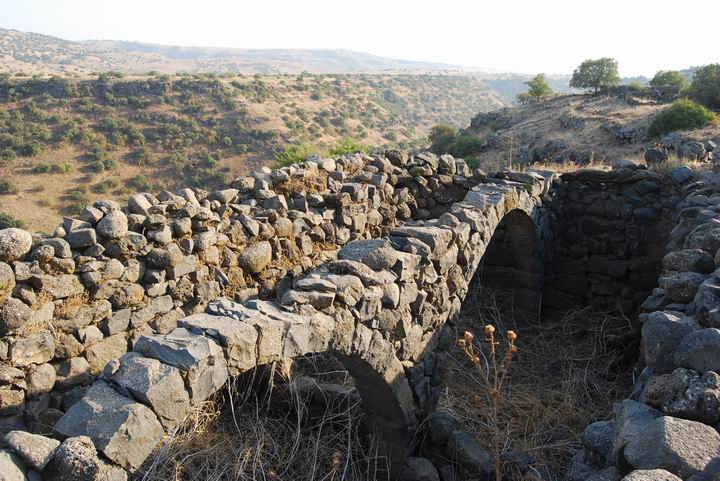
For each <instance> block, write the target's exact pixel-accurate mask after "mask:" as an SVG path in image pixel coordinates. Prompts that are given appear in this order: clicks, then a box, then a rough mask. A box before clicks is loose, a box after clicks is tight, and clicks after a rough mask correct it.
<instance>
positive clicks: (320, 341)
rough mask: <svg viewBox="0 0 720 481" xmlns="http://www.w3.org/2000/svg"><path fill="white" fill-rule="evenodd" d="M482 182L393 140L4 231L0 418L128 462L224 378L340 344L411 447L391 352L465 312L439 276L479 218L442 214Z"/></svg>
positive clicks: (6, 428)
mask: <svg viewBox="0 0 720 481" xmlns="http://www.w3.org/2000/svg"><path fill="white" fill-rule="evenodd" d="M479 181H480V178H478V179H473V178H472V174H471V172H470V170H469V169H468V167H467V165H466V164H465V163H464V162H463V161H462V160H455V159H452V158H451V157H447V156H443V157H440V158H438V157H436V156H434V155H432V154H418V155H415V156H414V157H413V158H412V159H408V158H407V157H406V156H405V154H404V153H402V152H398V151H387V152H384V153H381V155H375V156H362V155H358V156H353V157H347V158H344V159H324V160H319V161H318V162H306V163H304V164H302V165H298V166H290V167H287V168H283V169H279V170H276V171H269V170H267V169H266V170H263V171H260V172H258V173H255V174H253V176H250V177H245V178H240V179H237V180H236V181H234V182H233V185H232V188H229V189H226V190H222V191H216V192H204V191H201V190H190V189H185V190H182V191H180V192H178V193H171V192H163V193H161V194H160V195H158V196H157V197H156V196H153V195H150V194H138V195H134V196H132V197H131V198H130V199H129V201H128V204H127V205H126V206H120V205H118V204H117V203H114V202H110V201H100V202H96V203H95V204H94V205H93V206H89V207H87V208H86V209H85V211H83V213H82V214H81V215H80V217H79V218H78V219H65V221H64V222H63V225H62V226H60V227H59V228H58V229H57V230H56V231H55V232H54V233H53V234H52V235H49V236H45V235H31V234H29V233H27V232H24V231H22V230H19V229H6V230H4V231H2V232H0V258H1V260H2V264H0V272H1V273H2V283H0V285H1V286H2V304H1V305H0V330H1V334H2V341H0V358H1V359H2V361H3V364H2V378H0V384H1V386H0V416H2V417H1V418H0V429H1V430H2V431H3V432H24V431H25V430H27V431H28V432H32V433H38V434H44V435H50V434H54V435H56V436H58V437H59V438H60V439H72V440H76V439H85V438H83V437H82V436H88V437H89V438H90V439H91V440H92V443H93V444H94V445H95V447H96V448H98V450H99V451H100V452H101V453H102V455H103V457H102V460H100V461H98V463H99V464H98V463H96V464H97V465H98V466H100V467H98V470H99V471H103V470H105V468H104V467H103V466H105V464H103V463H105V462H106V461H108V460H110V461H112V466H119V467H122V468H125V469H128V470H132V469H134V468H136V467H137V466H138V463H140V462H142V460H143V459H144V458H145V457H146V456H147V455H148V454H149V452H150V451H149V450H151V449H152V448H153V447H154V446H155V444H156V443H157V441H158V440H159V437H160V436H161V435H162V433H163V430H164V429H169V428H170V427H172V426H173V425H174V423H176V422H178V421H179V420H180V419H181V418H182V415H183V413H186V412H187V409H188V405H192V404H193V403H196V402H199V400H203V399H206V398H207V396H209V395H210V394H211V393H213V392H215V391H216V390H217V389H218V388H219V387H220V386H222V385H223V384H224V382H225V380H226V379H227V377H228V375H235V374H237V373H239V372H242V371H243V370H247V369H249V368H250V367H253V366H255V365H257V364H263V363H268V362H271V361H273V360H277V359H281V358H286V357H293V356H296V355H300V354H303V353H307V352H316V351H326V350H328V349H331V348H332V349H333V350H335V351H336V352H338V354H339V355H340V356H343V355H344V356H345V360H346V363H347V364H348V366H349V367H348V368H349V369H350V370H351V371H352V372H353V374H354V375H355V376H356V377H357V378H359V379H363V378H365V379H366V380H367V383H366V385H367V386H371V387H369V388H368V390H367V393H368V394H367V395H368V396H371V395H375V394H376V392H381V394H382V395H381V396H380V399H382V400H383V402H386V401H387V399H386V398H387V397H388V396H390V395H392V398H393V399H394V400H395V401H394V402H395V404H396V408H397V409H399V410H400V411H398V413H401V414H402V416H400V417H399V419H400V421H397V420H396V419H395V416H394V415H392V414H396V413H392V411H389V408H388V407H386V406H383V407H382V409H379V410H381V411H382V414H383V415H384V418H385V419H384V420H387V421H388V425H389V427H388V429H387V430H386V431H387V434H388V437H389V439H390V440H391V442H392V443H394V444H396V445H397V446H400V447H401V448H402V449H404V448H405V445H406V444H407V443H408V440H409V438H410V437H411V435H412V432H411V430H412V422H408V421H407V419H406V418H408V417H409V416H410V417H411V415H412V411H413V407H412V404H413V399H412V394H411V393H410V391H409V388H408V385H407V382H406V381H405V376H404V372H403V370H404V367H403V364H402V362H401V359H402V360H405V359H406V360H408V362H412V361H410V359H415V358H417V357H419V356H420V355H421V353H422V352H423V349H422V347H418V346H421V344H422V346H424V345H425V344H427V343H428V342H429V341H430V338H431V336H430V334H429V331H431V330H432V329H433V328H435V327H437V326H438V325H439V324H441V323H442V321H443V318H446V317H447V315H449V313H450V307H452V308H454V309H456V308H457V306H459V302H460V298H461V297H459V296H456V298H455V299H454V303H453V304H450V303H449V297H450V291H449V289H448V287H447V286H448V282H444V281H446V280H447V276H448V272H450V271H451V268H453V267H455V270H453V274H452V275H454V276H455V277H456V278H457V277H458V275H459V273H458V272H457V266H456V262H457V256H458V255H459V247H458V245H456V244H458V243H459V242H460V241H456V238H457V239H459V240H462V242H463V245H465V244H466V243H467V242H468V241H469V240H470V234H471V229H470V227H469V225H470V224H468V223H466V222H465V223H461V222H460V221H459V220H458V217H455V216H453V215H450V214H448V213H447V212H448V211H449V210H450V209H451V208H455V205H454V202H456V201H457V200H460V199H462V198H464V197H465V195H466V193H467V192H468V189H469V188H470V187H471V186H473V185H474V184H476V183H477V182H479ZM511 190H512V189H511ZM500 193H501V194H502V191H501V192H500ZM526 195H527V194H526ZM499 200H502V199H501V198H500V199H499ZM482 207H483V208H486V207H488V206H487V205H483V206H482ZM459 209H460V210H458V211H457V215H458V216H460V217H461V218H463V215H466V216H470V218H468V220H470V221H471V222H472V223H473V225H474V226H475V228H476V229H479V228H480V227H482V226H483V225H484V224H482V222H483V220H482V219H483V217H482V216H477V215H474V214H472V213H471V212H470V213H467V212H466V211H465V210H463V208H459ZM443 215H445V216H446V217H445V218H443ZM473 215H474V216H473ZM497 215H498V214H497V213H495V214H494V216H495V217H497ZM434 216H439V217H440V218H441V220H440V221H439V220H437V219H435V220H432V221H428V222H429V223H430V224H428V225H425V224H424V223H421V224H413V223H412V219H413V218H418V219H423V218H432V217H434ZM401 224H402V225H401ZM461 224H462V225H461ZM441 226H442V227H441ZM458 227H460V229H459V232H458V233H457V234H456V233H454V229H455V228H458ZM384 234H390V236H388V237H387V239H385V240H378V239H377V238H378V237H382V236H383V235H384ZM372 238H376V240H363V239H372ZM342 246H345V247H344V248H343V249H341V250H340V252H337V250H338V249H339V248H341V247H342ZM466 255H467V256H468V257H470V256H472V255H477V254H472V253H471V252H469V253H467V254H466ZM336 257H337V259H335V258H336ZM436 257H437V260H436ZM330 259H335V260H333V261H330V262H328V261H329V260H330ZM319 265H322V266H323V269H324V270H323V271H322V272H315V271H313V274H312V277H303V276H302V274H303V272H306V271H308V270H311V269H313V268H314V267H315V266H319ZM421 271H422V273H421ZM441 277H442V282H440V281H441ZM457 282H459V281H457ZM433 283H435V284H436V285H435V286H433V287H432V288H428V289H422V287H423V286H430V285H432V284H433ZM451 285H452V284H451ZM459 287H460V286H459V284H458V285H456V286H455V287H453V289H455V288H459ZM221 297H223V298H227V300H224V301H223V303H224V304H223V305H224V306H227V305H228V303H230V302H231V301H230V300H229V299H234V300H235V301H238V302H239V303H236V304H231V305H232V306H233V308H232V313H231V315H228V316H227V318H230V319H236V320H237V321H238V322H240V321H243V322H241V323H240V327H238V326H237V325H234V324H237V323H231V324H228V325H227V326H224V325H218V323H217V322H212V320H208V319H207V318H203V317H202V316H203V314H200V313H202V312H203V311H205V310H206V307H207V305H208V303H209V302H211V301H213V300H215V299H219V298H221ZM262 299H275V300H276V302H275V303H267V302H266V301H263V300H262ZM240 303H244V305H243V304H240ZM282 305H287V306H291V307H289V309H285V308H283V307H281V306H282ZM337 305H340V306H346V309H345V310H338V312H337V313H335V312H334V311H333V309H334V308H335V306H337ZM214 306H215V307H214V309H216V311H212V309H213V308H211V312H214V313H215V314H220V313H221V310H220V309H221V307H219V305H214ZM383 307H392V308H393V309H394V311H395V312H396V313H397V316H396V319H391V318H390V317H389V316H385V318H382V317H383V316H382V315H381V312H382V310H383ZM320 311H323V312H320ZM222 312H225V313H226V314H228V313H229V311H227V309H226V310H225V311H222ZM328 312H329V313H330V314H331V315H330V316H328V314H327V313H328ZM193 315H199V316H200V318H197V317H193ZM414 316H417V319H415V318H414ZM380 318H382V319H380ZM221 324H222V323H221ZM223 326H224V327H223ZM200 332H202V334H200ZM383 336H385V337H383ZM209 339H210V340H209ZM416 340H417V344H416V343H415V341H416ZM396 353H399V354H396ZM153 360H154V361H153ZM377 373H379V377H378V374H377ZM179 379H182V383H180V382H179ZM158 386H161V387H158ZM387 386H390V388H391V391H392V389H396V388H397V389H400V390H405V393H404V395H397V394H396V393H394V392H384V391H383V390H385V391H387V389H388V388H387ZM168 393H170V394H171V395H169V396H168V397H167V399H170V400H172V402H170V401H168V402H170V405H160V404H162V402H163V401H167V399H166V395H168ZM183 393H185V394H183ZM383 396H384V397H383ZM398 400H399V401H398ZM158 403H160V404H158ZM188 403H189V404H188ZM369 404H372V401H370V402H369ZM387 406H390V404H387ZM388 412H390V413H391V415H388ZM408 419H409V418H408ZM378 422H379V423H381V424H382V422H383V419H380V418H378ZM118 433H124V434H118ZM130 439H132V440H135V441H136V442H135V443H133V444H132V446H128V445H127V443H128V440H130ZM73 442H75V441H73ZM76 447H77V446H76ZM98 459H100V458H98ZM397 459H400V458H399V457H398V458H397ZM103 460H104V461H103ZM55 464H57V463H55ZM108 466H110V465H108ZM107 469H110V468H107Z"/></svg>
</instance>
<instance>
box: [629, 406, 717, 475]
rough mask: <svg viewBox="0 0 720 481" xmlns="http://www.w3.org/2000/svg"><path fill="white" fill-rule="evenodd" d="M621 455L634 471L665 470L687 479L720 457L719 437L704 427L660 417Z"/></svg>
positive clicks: (708, 427) (638, 435) (643, 430)
mask: <svg viewBox="0 0 720 481" xmlns="http://www.w3.org/2000/svg"><path fill="white" fill-rule="evenodd" d="M624 454H625V459H626V460H627V462H628V463H630V465H631V466H632V467H634V468H635V469H665V470H667V471H669V472H671V473H673V474H675V475H677V476H679V477H680V478H683V479H687V478H688V477H690V476H692V475H693V474H699V473H700V472H702V470H703V469H704V468H705V466H706V465H707V464H708V463H709V462H710V461H711V460H712V459H713V458H715V457H717V456H720V434H718V432H717V431H716V430H715V429H713V428H711V427H710V426H708V425H706V424H702V423H698V422H696V421H688V420H686V419H679V418H674V417H671V416H662V417H659V418H657V419H655V420H654V421H652V422H650V423H648V424H647V425H646V426H645V427H644V428H643V429H642V430H641V431H640V432H638V434H637V436H635V438H634V439H633V440H632V441H630V443H628V445H627V446H626V448H625V453H624Z"/></svg>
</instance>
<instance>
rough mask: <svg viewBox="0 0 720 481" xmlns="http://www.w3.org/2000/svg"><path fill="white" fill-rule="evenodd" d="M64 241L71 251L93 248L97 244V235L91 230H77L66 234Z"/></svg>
mask: <svg viewBox="0 0 720 481" xmlns="http://www.w3.org/2000/svg"><path fill="white" fill-rule="evenodd" d="M66 240H67V241H68V244H70V247H72V248H73V249H82V248H83V247H90V246H94V245H95V244H96V243H97V234H96V233H95V229H92V228H86V229H77V230H74V231H72V232H70V233H68V235H67V237H66Z"/></svg>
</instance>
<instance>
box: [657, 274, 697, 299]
mask: <svg viewBox="0 0 720 481" xmlns="http://www.w3.org/2000/svg"><path fill="white" fill-rule="evenodd" d="M705 277H706V276H705V275H703V274H699V273H697V272H679V273H677V274H671V275H667V276H663V277H660V278H659V279H658V283H659V284H660V287H662V288H663V289H665V292H666V293H667V296H668V297H669V298H670V300H671V301H672V302H679V303H686V302H690V301H691V300H692V299H693V297H695V293H697V290H698V288H699V287H700V284H702V283H703V281H704V280H705Z"/></svg>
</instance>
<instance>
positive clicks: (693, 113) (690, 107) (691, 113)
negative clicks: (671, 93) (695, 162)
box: [648, 99, 717, 137]
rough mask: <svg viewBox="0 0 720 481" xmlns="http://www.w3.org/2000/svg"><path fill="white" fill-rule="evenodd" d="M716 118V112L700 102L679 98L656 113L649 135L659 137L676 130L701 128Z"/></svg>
mask: <svg viewBox="0 0 720 481" xmlns="http://www.w3.org/2000/svg"><path fill="white" fill-rule="evenodd" d="M716 119H717V116H716V115H715V114H713V113H712V112H710V111H709V110H708V109H706V108H705V107H703V106H702V105H700V104H696V103H695V102H693V101H691V100H686V99H682V100H677V101H675V102H673V104H672V105H671V106H670V107H667V108H665V109H664V110H662V111H661V112H659V113H658V114H657V115H655V118H654V119H653V120H652V123H651V124H650V127H649V128H648V135H650V136H651V137H659V136H661V135H665V134H667V133H670V132H673V131H675V130H692V129H701V128H703V127H705V126H706V125H708V124H710V123H711V122H714V121H716Z"/></svg>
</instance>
